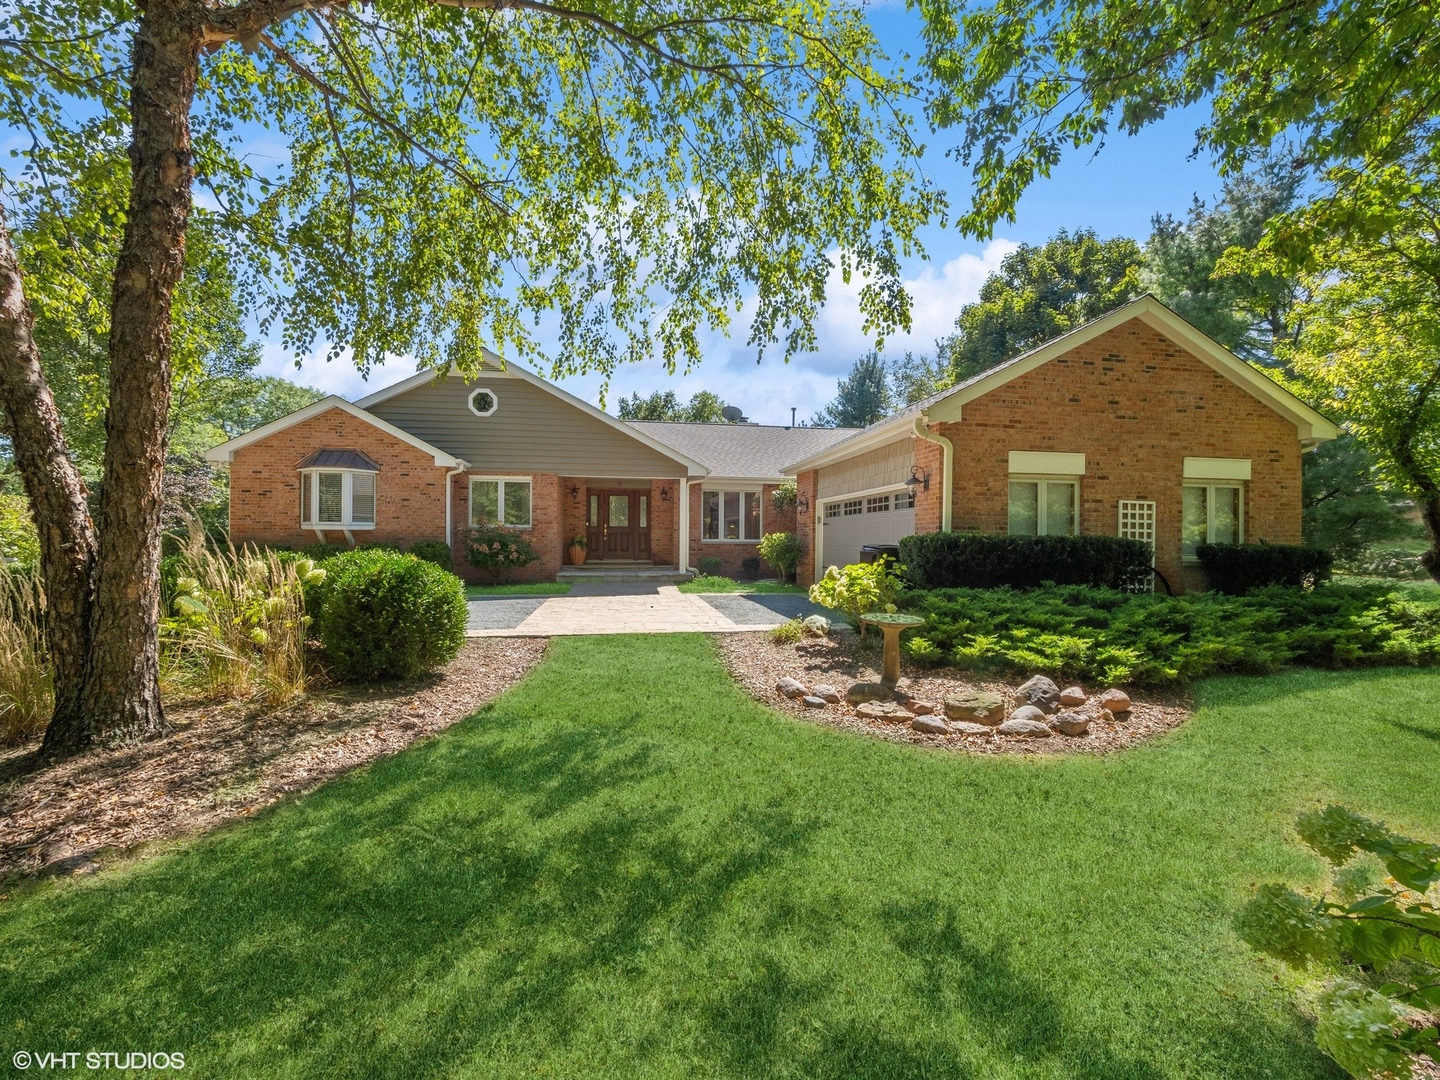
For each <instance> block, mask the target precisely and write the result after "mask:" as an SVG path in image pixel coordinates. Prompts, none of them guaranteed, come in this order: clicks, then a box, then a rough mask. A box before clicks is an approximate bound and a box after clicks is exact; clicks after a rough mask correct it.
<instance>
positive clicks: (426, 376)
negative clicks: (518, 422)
mask: <svg viewBox="0 0 1440 1080" xmlns="http://www.w3.org/2000/svg"><path fill="white" fill-rule="evenodd" d="M481 355H482V358H483V363H484V366H485V367H486V368H489V369H491V370H488V371H486V372H485V374H486V376H487V377H490V376H499V377H501V378H513V379H519V380H520V381H521V382H527V383H529V384H530V385H531V386H538V387H539V388H540V389H542V390H544V391H545V392H546V393H547V394H553V395H554V396H555V397H557V398H559V399H560V400H561V401H563V402H565V403H566V404H567V405H573V406H574V407H575V408H577V409H579V410H580V411H581V412H583V413H586V414H588V415H589V416H593V417H594V418H595V419H597V420H599V421H601V422H602V423H604V424H607V425H609V426H610V427H612V428H614V429H615V430H616V431H623V432H624V433H625V434H626V435H628V436H630V438H632V439H634V440H635V441H636V442H638V443H640V444H642V445H644V446H648V447H649V448H650V449H651V450H654V451H655V452H656V453H658V454H663V455H664V456H665V457H667V458H669V459H670V460H671V461H677V462H679V463H680V464H681V465H684V466H685V468H686V470H687V471H688V472H689V473H690V475H692V476H708V475H709V470H708V469H706V468H705V466H704V465H702V464H700V462H698V461H696V460H695V459H694V458H689V457H686V456H685V455H684V454H682V453H680V452H679V451H678V450H676V449H675V448H674V447H673V446H666V445H665V444H664V443H662V442H660V441H659V440H658V439H652V438H651V437H650V436H649V435H646V434H645V433H644V432H643V431H640V430H639V429H637V428H632V427H631V426H630V425H629V424H627V423H625V421H623V420H619V419H617V418H616V417H613V416H611V415H610V414H609V413H607V412H605V411H604V410H603V409H597V408H596V407H595V406H594V405H591V404H590V403H589V402H588V401H585V400H583V399H582V398H578V397H576V396H575V395H574V394H571V393H569V392H568V391H565V390H562V389H560V387H558V386H556V385H555V384H554V383H552V382H550V381H549V380H547V379H542V378H541V377H540V376H539V375H536V374H535V373H534V372H532V371H526V370H525V369H524V368H523V367H521V366H520V365H519V364H516V363H514V362H513V361H508V362H507V361H506V360H505V359H504V358H503V357H501V356H500V355H499V354H498V353H494V352H491V351H490V350H489V349H482V350H481ZM447 374H448V377H449V378H452V379H464V378H465V375H464V374H463V373H462V372H459V371H450V372H448V373H447ZM445 377H446V375H439V374H437V373H435V372H433V371H422V372H420V373H419V374H418V375H412V376H410V378H408V379H402V380H400V381H399V382H397V383H395V384H394V385H393V386H386V387H384V388H382V389H380V390H377V391H375V393H373V394H371V395H369V396H368V397H363V398H361V399H360V400H359V401H358V402H357V404H358V405H360V407H361V408H365V409H368V408H370V406H372V405H378V404H379V403H380V402H382V401H386V400H388V399H389V398H392V397H395V396H396V395H397V394H403V393H405V391H407V390H413V389H414V388H415V387H417V386H424V385H425V384H426V383H429V382H433V381H435V380H436V379H442V378H445ZM479 377H480V376H479V373H478V372H477V373H476V378H479Z"/></svg>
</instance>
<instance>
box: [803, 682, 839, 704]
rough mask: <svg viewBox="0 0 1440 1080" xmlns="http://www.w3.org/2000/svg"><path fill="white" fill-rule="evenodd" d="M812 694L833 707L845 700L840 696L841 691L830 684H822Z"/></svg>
mask: <svg viewBox="0 0 1440 1080" xmlns="http://www.w3.org/2000/svg"><path fill="white" fill-rule="evenodd" d="M810 692H811V693H812V694H814V695H815V696H816V697H818V698H820V699H821V700H822V701H827V702H829V703H830V704H831V705H839V704H840V702H842V701H844V700H845V699H844V698H843V697H841V696H840V691H839V690H836V689H835V687H833V686H831V685H830V684H829V683H821V684H820V685H818V686H816V687H815V689H813V690H812V691H810Z"/></svg>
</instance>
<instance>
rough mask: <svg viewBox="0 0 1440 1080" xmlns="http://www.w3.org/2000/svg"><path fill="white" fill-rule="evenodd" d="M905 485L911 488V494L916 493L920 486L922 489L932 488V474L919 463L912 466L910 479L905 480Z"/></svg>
mask: <svg viewBox="0 0 1440 1080" xmlns="http://www.w3.org/2000/svg"><path fill="white" fill-rule="evenodd" d="M905 486H906V487H908V488H909V489H910V494H912V495H913V494H915V489H916V488H917V487H918V488H919V489H920V490H921V491H929V490H930V474H929V473H928V472H926V471H925V470H924V469H922V468H920V466H919V465H911V466H910V479H909V480H906V481H905Z"/></svg>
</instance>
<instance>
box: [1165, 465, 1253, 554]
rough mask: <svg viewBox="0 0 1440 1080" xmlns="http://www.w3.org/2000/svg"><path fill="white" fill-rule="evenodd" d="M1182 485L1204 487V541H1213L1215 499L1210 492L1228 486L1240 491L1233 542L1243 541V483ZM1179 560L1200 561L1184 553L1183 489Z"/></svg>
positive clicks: (1210, 542) (1236, 503)
mask: <svg viewBox="0 0 1440 1080" xmlns="http://www.w3.org/2000/svg"><path fill="white" fill-rule="evenodd" d="M1184 487H1187V488H1188V487H1196V488H1205V541H1204V542H1205V543H1207V544H1213V543H1215V499H1214V497H1213V496H1212V495H1211V492H1213V491H1216V490H1217V489H1220V488H1229V489H1232V490H1234V491H1238V492H1239V493H1240V497H1239V498H1238V499H1236V500H1235V507H1236V511H1235V519H1236V520H1235V542H1236V543H1237V544H1243V543H1244V542H1245V485H1244V483H1242V482H1240V481H1238V480H1236V481H1219V482H1216V483H1187V484H1185V485H1184ZM1180 561H1181V562H1182V563H1186V564H1187V565H1193V564H1195V563H1198V562H1199V561H1200V557H1199V556H1198V555H1186V554H1185V491H1184V488H1182V489H1181V491H1180Z"/></svg>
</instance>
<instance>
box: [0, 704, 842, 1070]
mask: <svg viewBox="0 0 1440 1080" xmlns="http://www.w3.org/2000/svg"><path fill="white" fill-rule="evenodd" d="M663 771H664V766H663V764H662V763H661V762H659V761H658V760H657V759H656V757H655V755H654V754H653V752H652V747H651V746H650V745H649V744H648V743H646V742H645V741H644V740H637V739H635V738H634V737H632V736H630V735H628V734H627V733H626V732H625V731H624V730H623V729H616V728H609V729H594V730H582V731H573V730H572V731H568V732H564V733H562V734H558V735H555V736H554V737H550V738H546V739H544V740H543V741H539V742H536V741H534V740H533V739H531V740H528V741H527V740H524V739H517V738H508V737H506V733H505V731H504V729H503V727H500V726H498V721H497V726H496V727H495V728H494V729H493V730H492V729H484V730H479V731H473V732H471V733H470V735H469V737H466V738H454V739H445V740H440V741H437V742H436V743H434V744H431V745H429V746H426V747H421V748H417V749H416V750H415V751H412V752H411V753H410V754H407V755H403V756H401V757H400V758H395V759H390V760H388V761H385V762H381V763H379V764H377V765H376V766H375V767H374V768H372V769H370V770H368V771H367V772H365V773H363V774H359V775H357V776H354V777H352V778H350V779H348V780H345V781H342V782H340V783H337V784H335V785H332V786H331V787H329V788H326V789H324V790H323V791H321V792H319V793H317V794H316V795H314V796H312V797H310V798H309V799H307V800H305V801H303V802H301V803H298V804H291V805H288V806H284V807H281V808H279V809H277V810H276V811H274V812H272V813H269V814H266V815H264V816H263V817H262V818H261V819H260V820H257V821H256V822H253V823H249V824H248V825H245V826H242V827H238V828H231V829H227V830H223V831H222V832H220V833H218V834H216V835H215V836H213V837H210V838H208V839H206V840H203V841H201V842H199V843H197V844H195V845H193V846H191V847H189V848H186V849H185V850H183V851H181V852H179V853H177V854H176V855H173V856H170V857H163V858H159V859H156V860H154V861H152V862H150V863H147V864H144V865H141V866H137V867H133V868H131V869H129V870H128V871H122V872H120V873H117V874H114V875H106V876H105V877H103V878H101V879H97V880H96V881H93V882H89V883H85V884H84V885H83V886H79V887H71V888H68V889H66V890H65V891H63V892H61V893H58V894H56V895H53V896H49V897H46V898H44V902H43V903H41V904H38V905H31V906H29V907H28V908H27V910H26V915H27V918H26V920H25V921H24V924H23V925H20V924H12V925H11V926H10V927H9V928H8V929H6V928H3V927H0V951H3V952H8V953H9V954H10V960H9V961H7V962H6V963H5V964H4V965H3V966H0V1014H4V1015H6V1016H9V1017H14V1018H17V1019H21V1020H24V1021H25V1023H26V1025H27V1026H26V1030H27V1032H28V1033H29V1034H28V1036H27V1037H28V1038H31V1039H32V1040H38V1042H45V1043H46V1045H49V1044H50V1043H52V1042H54V1043H56V1044H57V1045H59V1044H60V1043H65V1044H67V1045H68V1043H70V1042H72V1041H75V1040H77V1039H79V1040H81V1041H83V1042H84V1043H85V1044H87V1045H101V1044H104V1045H110V1044H111V1043H113V1044H114V1045H122V1044H123V1045H138V1043H144V1044H146V1045H150V1046H154V1047H161V1046H165V1047H170V1048H172V1049H184V1050H187V1051H189V1055H190V1058H191V1060H192V1061H193V1062H194V1063H195V1064H196V1065H197V1066H199V1067H200V1070H201V1071H204V1072H207V1073H211V1072H213V1073H218V1074H225V1073H229V1074H247V1075H256V1074H257V1073H256V1072H255V1070H256V1068H257V1067H260V1065H261V1064H262V1063H263V1065H264V1071H265V1072H266V1073H267V1074H268V1075H274V1076H283V1075H315V1074H325V1075H339V1074H348V1075H366V1076H372V1077H386V1076H394V1077H413V1076H418V1075H448V1074H450V1073H452V1072H454V1071H456V1070H457V1069H458V1068H459V1067H460V1065H461V1064H462V1063H463V1062H465V1061H466V1060H467V1059H469V1058H471V1057H472V1056H473V1055H476V1054H482V1055H483V1054H484V1053H486V1052H487V1050H490V1049H493V1048H495V1047H497V1046H499V1045H501V1044H503V1043H504V1042H505V1041H506V1040H508V1039H511V1038H513V1037H515V1036H516V1035H517V1033H519V1034H520V1035H522V1036H523V1038H522V1041H523V1042H525V1043H527V1044H532V1045H538V1046H543V1047H546V1048H547V1050H546V1052H547V1053H548V1052H556V1051H557V1050H563V1049H564V1048H565V1046H566V1044H567V1041H568V1040H570V1039H571V1038H572V1037H573V1035H572V1032H573V1012H574V1011H575V1010H585V1009H591V1010H593V1009H596V1008H597V1005H596V1001H595V997H594V994H595V991H594V986H593V984H594V982H595V980H596V979H597V978H599V979H602V980H603V979H604V978H605V977H606V973H607V972H614V971H617V970H618V971H621V972H624V971H626V970H632V969H633V970H643V968H644V965H645V963H646V958H647V956H648V955H649V954H650V952H651V950H652V949H653V948H655V947H656V942H657V941H658V940H661V939H665V938H678V939H680V940H682V941H683V940H689V941H691V942H692V943H694V944H696V945H698V944H700V943H702V942H703V940H704V938H705V936H706V934H707V932H708V930H709V928H710V926H711V924H712V922H713V921H714V919H715V918H716V916H717V915H718V914H719V913H720V912H721V911H722V910H724V909H725V907H726V905H727V903H728V900H729V898H730V897H731V896H732V894H733V893H734V891H735V890H736V889H737V887H740V886H742V885H743V883H744V882H746V881H747V880H749V879H751V878H754V877H756V876H758V875H763V874H764V873H765V872H766V871H767V870H769V869H771V868H772V867H774V866H775V865H776V864H777V863H779V862H783V861H785V860H791V859H795V858H800V857H803V853H804V851H805V849H806V847H807V845H808V843H809V842H810V837H811V835H812V832H813V830H814V829H815V828H816V827H817V826H816V825H815V823H813V822H811V821H807V820H806V819H804V818H803V817H801V816H799V815H797V814H796V813H794V812H793V811H792V810H790V809H789V808H787V807H786V806H785V805H783V804H782V803H780V802H779V801H776V802H772V803H769V804H765V805H761V806H758V807H743V806H742V807H737V808H734V809H732V810H730V811H729V812H728V813H722V814H721V815H717V816H716V820H714V821H713V823H709V824H707V825H706V826H705V827H704V828H703V829H699V830H697V829H696V828H695V823H694V822H693V821H690V822H689V823H688V825H686V824H685V823H683V822H681V820H680V819H681V817H682V814H683V811H684V808H683V807H681V806H677V805H674V804H667V803H665V802H664V801H663V800H659V799H646V798H645V797H644V796H641V795H637V789H639V788H641V787H644V789H645V793H646V794H647V795H648V794H649V791H650V790H651V788H653V787H654V784H653V781H654V780H655V778H656V777H657V776H659V775H661V774H662V773H663ZM42 927H43V931H42V929H41V928H42ZM47 1040H48V1041H47ZM137 1040H138V1042H137ZM38 1042H37V1045H38ZM82 1048H83V1047H82ZM281 1063H283V1067H282V1066H281Z"/></svg>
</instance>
